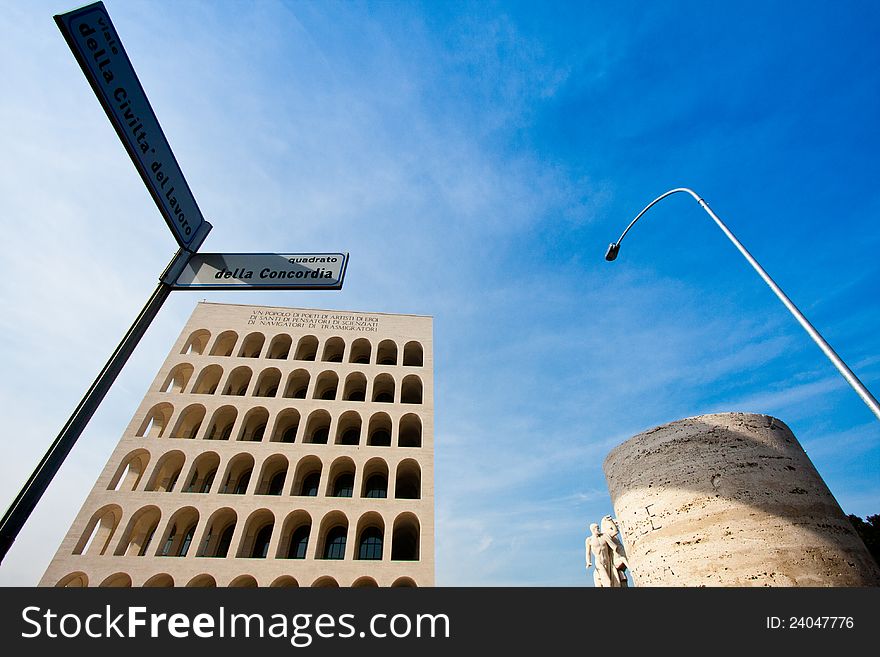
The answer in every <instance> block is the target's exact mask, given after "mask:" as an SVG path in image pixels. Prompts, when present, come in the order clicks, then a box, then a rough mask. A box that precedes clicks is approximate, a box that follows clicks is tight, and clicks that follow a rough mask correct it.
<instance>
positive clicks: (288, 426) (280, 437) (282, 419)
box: [272, 408, 299, 443]
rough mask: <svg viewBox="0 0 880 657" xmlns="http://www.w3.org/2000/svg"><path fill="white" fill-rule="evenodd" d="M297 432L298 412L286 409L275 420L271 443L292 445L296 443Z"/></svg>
mask: <svg viewBox="0 0 880 657" xmlns="http://www.w3.org/2000/svg"><path fill="white" fill-rule="evenodd" d="M298 430H299V411H298V410H296V409H295V408H286V409H284V410H283V411H281V412H280V413H279V414H278V417H277V418H276V419H275V429H274V431H273V432H272V442H273V443H292V442H295V441H296V432H297V431H298Z"/></svg>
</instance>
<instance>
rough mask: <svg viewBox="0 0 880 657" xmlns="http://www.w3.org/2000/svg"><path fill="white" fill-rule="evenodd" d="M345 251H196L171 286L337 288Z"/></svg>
mask: <svg viewBox="0 0 880 657" xmlns="http://www.w3.org/2000/svg"><path fill="white" fill-rule="evenodd" d="M347 264H348V254H347V253H196V254H195V255H193V256H192V257H191V258H190V259H189V260H188V261H187V263H186V265H185V266H184V268H183V271H181V273H180V275H179V276H178V277H177V280H176V281H174V283H173V284H172V286H173V288H174V289H175V290H194V289H200V290H204V289H212V290H246V289H254V288H258V289H261V290H339V289H342V279H343V277H344V276H345V268H346V265H347Z"/></svg>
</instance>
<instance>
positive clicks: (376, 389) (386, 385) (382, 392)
mask: <svg viewBox="0 0 880 657" xmlns="http://www.w3.org/2000/svg"><path fill="white" fill-rule="evenodd" d="M373 401H374V402H380V403H387V404H391V403H393V402H394V378H393V377H392V376H391V375H390V374H380V375H379V376H377V377H376V379H375V380H374V381H373Z"/></svg>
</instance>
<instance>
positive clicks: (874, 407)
mask: <svg viewBox="0 0 880 657" xmlns="http://www.w3.org/2000/svg"><path fill="white" fill-rule="evenodd" d="M678 192H684V193H686V194H690V195H691V196H692V197H693V198H694V200H695V201H696V202H697V203H699V204H700V207H702V208H703V209H704V210H705V211H706V213H707V214H708V215H709V216H710V217H712V220H713V221H714V222H715V223H716V224H718V227H719V228H720V229H721V230H722V231H723V232H724V234H725V235H727V238H728V239H729V240H730V241H731V242H733V245H734V246H735V247H736V248H737V250H739V252H740V253H741V254H742V255H743V257H744V258H745V259H746V260H747V261H748V263H749V264H750V265H751V266H752V269H754V270H755V271H756V272H758V275H759V276H760V277H761V278H762V279H764V282H765V283H766V284H767V285H768V286H769V287H770V289H771V290H773V293H774V294H775V295H776V296H777V297H778V298H779V300H780V301H781V302H782V303H783V304H784V305H785V307H786V308H788V311H789V312H790V313H791V314H792V315H794V318H795V319H796V320H797V321H798V324H800V325H801V326H802V327H803V329H804V330H805V331H806V332H807V334H808V335H809V336H810V337H811V338H812V339H813V342H815V343H816V345H818V347H819V349H821V350H822V352H823V353H824V354H825V355H826V356H827V357H828V360H830V361H831V363H832V364H833V365H834V367H836V368H837V371H838V372H840V374H841V376H843V378H844V379H846V381H847V383H849V384H850V386H852V388H853V390H855V391H856V394H858V396H859V397H861V398H862V401H863V402H865V404H866V405H867V406H868V408H869V409H871V412H872V413H873V414H874V415H875V416H877V419H880V403H878V402H877V400H876V399H875V398H874V395H872V394H871V392H870V391H869V390H868V389H867V388H866V387H865V386H864V384H863V383H862V382H861V381H859V378H858V377H857V376H856V375H855V374H854V373H853V371H852V370H851V369H850V368H849V367H848V366H847V364H846V363H844V362H843V360H842V359H841V358H840V356H838V355H837V353H836V352H835V351H834V349H832V348H831V345H830V344H828V342H826V341H825V338H823V337H822V336H821V335H820V333H819V331H817V330H816V329H815V327H814V326H813V325H812V324H810V322H809V320H807V318H806V317H804V314H803V313H802V312H801V311H800V310H798V308H797V306H795V305H794V303H793V302H792V300H791V299H789V298H788V296H787V295H786V294H785V292H783V291H782V290H781V289H780V287H779V286H778V285H777V284H776V283H775V282H774V280H773V279H772V278H770V275H769V274H768V273H767V272H766V271H764V268H763V267H761V265H760V264H758V261H757V260H755V258H754V257H752V254H751V253H749V252H748V251H747V250H746V247H744V246H743V245H742V243H741V242H740V241H739V240H738V239H736V236H735V235H734V234H733V233H731V232H730V229H729V228H728V227H727V226H725V225H724V222H723V221H721V219H719V218H718V215H716V214H715V213H714V212H712V208H710V207H709V205H708V204H707V203H706V201H704V200H703V199H702V198H700V196H699V195H698V194H697V193H696V192H695V191H694V190H692V189H688V188H687V187H678V188H676V189H671V190H669V191H668V192H666V193H665V194H661V195H660V196H658V197H657V198H655V199H654V200H653V201H651V202H650V203H649V204H648V205H647V206H646V207H645V209H644V210H642V211H641V212H639V214H638V215H636V218H635V219H633V220H632V221H631V222H630V224H629V226H627V227H626V230H624V231H623V233H622V234H621V235H620V238H619V239H618V240H617V242H615V243H613V244H611V245H609V246H608V251H607V253H606V254H605V259H606V260H608V261H611V260H614V259H616V258H617V254H618V253H619V251H620V243H621V242H622V241H623V238H624V237H626V234H627V233H628V232H629V230H630V228H632V227H633V226H634V225H635V223H636V222H637V221H638V220H639V219H641V218H642V216H643V215H644V214H645V213H646V212H647V211H648V210H650V209H651V208H652V207H653V206H654V205H655V204H656V203H658V202H659V201H661V200H663V199H664V198H666V197H667V196H671V195H672V194H677V193H678Z"/></svg>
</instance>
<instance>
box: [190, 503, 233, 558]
mask: <svg viewBox="0 0 880 657" xmlns="http://www.w3.org/2000/svg"><path fill="white" fill-rule="evenodd" d="M236 520H237V516H236V514H235V511H233V510H232V509H229V508H224V509H219V510H217V511H215V512H214V514H213V515H212V516H211V517H210V518H209V519H208V523H207V527H208V530H207V532H206V533H205V537H204V539H202V545H201V547H200V548H199V552H198V554H197V556H199V557H217V558H223V557H225V556H226V555H227V553H228V552H229V546H230V544H231V543H232V536H233V534H234V533H235V524H236Z"/></svg>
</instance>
